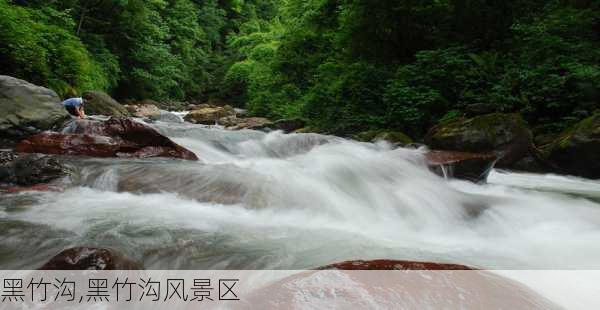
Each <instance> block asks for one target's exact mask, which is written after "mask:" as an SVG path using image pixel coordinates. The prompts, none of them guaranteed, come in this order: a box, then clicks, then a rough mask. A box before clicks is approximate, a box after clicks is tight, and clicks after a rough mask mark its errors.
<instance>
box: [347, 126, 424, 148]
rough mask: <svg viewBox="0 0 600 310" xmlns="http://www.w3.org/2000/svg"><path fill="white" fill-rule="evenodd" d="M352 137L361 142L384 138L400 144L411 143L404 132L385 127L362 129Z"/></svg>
mask: <svg viewBox="0 0 600 310" xmlns="http://www.w3.org/2000/svg"><path fill="white" fill-rule="evenodd" d="M354 138H355V139H356V140H358V141H362V142H375V141H378V140H384V141H387V142H389V143H392V144H400V145H407V144H411V143H413V140H412V139H411V138H410V137H409V136H407V135H405V134H404V133H402V132H399V131H393V130H385V129H384V130H369V131H363V132H361V133H359V134H357V135H356V136H354Z"/></svg>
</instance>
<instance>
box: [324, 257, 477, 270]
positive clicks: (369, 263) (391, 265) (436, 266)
mask: <svg viewBox="0 0 600 310" xmlns="http://www.w3.org/2000/svg"><path fill="white" fill-rule="evenodd" d="M318 269H319V270H325V269H339V270H474V269H473V268H471V267H467V266H464V265H458V264H443V263H432V262H417V261H405V260H391V259H376V260H354V261H345V262H341V263H335V264H331V265H327V266H324V267H320V268H318Z"/></svg>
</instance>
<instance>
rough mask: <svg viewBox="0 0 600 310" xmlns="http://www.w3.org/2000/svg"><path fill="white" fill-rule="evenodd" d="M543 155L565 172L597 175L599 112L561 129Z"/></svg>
mask: <svg viewBox="0 0 600 310" xmlns="http://www.w3.org/2000/svg"><path fill="white" fill-rule="evenodd" d="M542 156H543V158H544V159H545V160H547V161H548V162H550V163H551V164H552V165H553V166H555V167H557V168H558V169H560V170H561V171H564V172H565V173H568V174H572V175H576V176H581V177H585V178H591V179H600V113H596V114H594V115H593V116H590V117H588V118H586V119H584V120H582V121H581V122H579V123H577V124H576V125H574V126H573V127H571V128H568V129H566V130H565V131H563V132H562V133H561V134H560V136H559V137H558V138H557V139H556V140H555V141H554V142H552V143H551V144H550V145H548V146H547V147H545V148H543V150H542Z"/></svg>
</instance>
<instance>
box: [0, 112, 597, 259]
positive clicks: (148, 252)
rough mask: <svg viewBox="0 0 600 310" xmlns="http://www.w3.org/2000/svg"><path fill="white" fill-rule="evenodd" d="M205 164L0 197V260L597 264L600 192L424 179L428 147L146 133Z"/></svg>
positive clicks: (542, 181) (93, 164)
mask: <svg viewBox="0 0 600 310" xmlns="http://www.w3.org/2000/svg"><path fill="white" fill-rule="evenodd" d="M153 126H155V128H157V129H158V130H160V131H161V132H162V133H164V134H166V135H167V136H169V137H170V138H172V139H173V140H174V141H176V142H177V143H179V144H181V145H183V146H185V147H187V148H188V149H190V150H192V151H194V152H195V153H196V154H197V155H198V157H199V158H201V161H200V162H189V161H181V160H168V159H145V160H120V159H75V160H74V163H75V164H74V165H75V168H76V169H75V170H76V175H75V176H74V177H73V178H72V180H70V182H73V183H74V185H75V186H74V187H69V189H67V190H66V191H65V192H62V193H21V194H13V195H6V196H3V197H2V200H1V201H0V222H1V225H0V266H1V267H2V268H3V269H35V268H39V267H40V266H41V265H42V264H43V263H44V262H45V261H47V260H48V259H49V258H50V257H52V256H54V255H55V254H57V253H58V252H60V251H61V250H63V249H65V248H67V247H72V246H81V245H87V246H104V247H112V248H114V249H117V250H119V251H120V252H123V253H124V254H126V255H127V256H130V257H132V258H133V259H135V260H137V261H139V262H141V263H142V264H143V265H144V267H145V268H146V269H300V268H313V267H318V266H323V265H327V264H330V263H334V262H339V261H344V260H350V259H375V258H386V259H407V260H419V261H434V262H449V263H458V264H465V265H471V266H475V267H482V268H497V269H538V268H547V269H592V268H600V183H599V182H597V181H590V180H584V179H577V178H571V177H565V176H550V175H534V174H517V173H508V172H499V171H493V172H492V174H491V175H490V178H489V184H486V185H475V184H472V183H468V182H463V181H456V180H454V181H449V180H445V179H443V178H441V177H438V176H436V175H434V174H433V173H431V172H430V171H429V170H428V169H427V168H426V165H425V163H424V159H423V156H422V154H423V151H422V150H414V149H392V147H391V146H390V145H388V144H386V143H378V144H369V143H358V142H355V141H350V140H345V139H341V138H335V137H329V136H321V135H316V134H289V135H286V134H283V133H281V132H272V133H268V134H265V133H262V132H258V131H226V130H222V129H218V128H205V127H202V126H199V125H191V124H167V123H157V124H154V125H153Z"/></svg>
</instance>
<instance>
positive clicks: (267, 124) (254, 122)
mask: <svg viewBox="0 0 600 310" xmlns="http://www.w3.org/2000/svg"><path fill="white" fill-rule="evenodd" d="M238 120H239V122H238V123H237V125H235V126H232V127H228V129H231V130H242V129H249V130H261V129H266V128H272V126H273V123H272V122H271V121H270V120H269V119H267V118H264V117H247V118H238Z"/></svg>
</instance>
